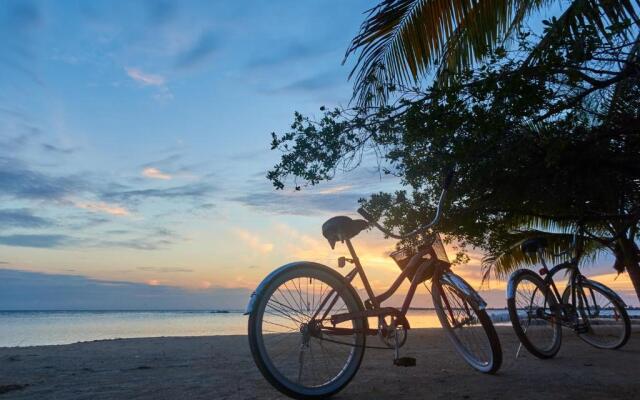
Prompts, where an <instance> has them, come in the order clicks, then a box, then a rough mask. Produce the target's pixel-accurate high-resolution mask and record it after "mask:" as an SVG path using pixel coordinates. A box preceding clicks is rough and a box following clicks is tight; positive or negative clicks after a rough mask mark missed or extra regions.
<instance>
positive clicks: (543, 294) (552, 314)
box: [507, 269, 562, 358]
mask: <svg viewBox="0 0 640 400" xmlns="http://www.w3.org/2000/svg"><path fill="white" fill-rule="evenodd" d="M509 288H510V290H511V291H510V293H509V295H508V298H507V307H508V308H509V318H510V319H511V325H512V326H513V330H514V331H515V332H516V335H518V338H519V339H520V343H522V345H523V346H524V347H525V348H526V349H527V350H529V352H530V353H531V354H533V355H534V356H536V357H538V358H551V357H553V356H555V355H556V354H557V353H558V351H559V350H560V345H561V343H562V326H561V325H560V323H559V316H558V315H556V314H557V312H556V311H557V309H558V306H557V305H558V302H557V300H556V296H554V295H553V293H552V292H551V290H549V287H548V286H546V285H545V283H544V281H543V280H542V278H540V276H538V275H537V274H535V273H534V272H532V271H529V270H525V269H522V270H519V271H516V272H514V273H513V274H512V275H511V278H509Z"/></svg>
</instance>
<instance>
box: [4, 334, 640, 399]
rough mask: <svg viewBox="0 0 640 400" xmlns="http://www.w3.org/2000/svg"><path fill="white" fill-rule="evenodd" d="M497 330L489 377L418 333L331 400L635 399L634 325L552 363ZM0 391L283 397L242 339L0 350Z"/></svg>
mask: <svg viewBox="0 0 640 400" xmlns="http://www.w3.org/2000/svg"><path fill="white" fill-rule="evenodd" d="M498 332H499V334H500V339H501V342H502V347H503V352H504V362H503V366H502V369H501V370H500V371H499V372H498V374H497V375H495V376H489V375H484V374H481V373H478V372H475V371H474V370H472V369H471V368H470V367H468V366H467V365H466V364H465V363H464V362H463V361H462V359H461V358H460V357H459V356H458V355H457V354H456V353H455V352H454V350H453V347H452V345H451V344H450V343H449V340H448V339H447V338H446V337H445V336H444V334H443V331H442V330H440V329H421V330H414V331H410V332H409V334H410V336H409V340H408V342H407V345H406V346H405V348H404V351H403V355H407V356H414V357H416V358H417V366H416V367H413V368H403V367H395V366H393V365H392V353H391V352H388V351H381V350H367V352H366V354H365V357H364V361H363V364H362V366H361V368H360V371H359V372H358V374H357V375H356V377H355V378H354V379H353V381H352V382H351V383H350V384H349V385H348V386H347V388H346V389H345V390H343V391H342V392H341V393H340V394H338V395H336V396H334V398H335V399H388V398H393V399H394V400H396V399H448V400H453V399H518V400H525V399H541V398H549V399H572V400H575V399H580V400H585V399H640V379H638V367H639V366H640V331H639V330H638V327H637V326H634V333H633V334H632V336H631V339H630V341H629V343H628V344H627V345H626V346H625V347H624V348H623V349H621V350H617V351H607V350H597V349H594V348H592V347H590V346H589V345H587V344H585V343H583V342H582V341H581V340H580V339H578V338H577V337H576V336H575V335H574V334H572V333H571V332H570V331H565V332H564V342H563V346H562V349H561V350H560V353H559V354H558V355H557V356H556V358H555V359H552V360H538V359H536V358H535V357H533V356H531V355H530V354H528V353H527V352H526V350H524V349H523V350H522V352H521V354H520V357H519V358H518V359H517V360H515V358H514V356H515V351H516V349H517V346H518V340H517V338H516V336H515V335H514V334H513V331H512V330H511V328H510V327H499V328H498ZM370 343H372V344H375V345H377V344H378V339H377V338H371V342H370ZM21 385H26V386H24V387H22V386H21ZM21 387H22V388H21ZM0 388H2V389H0V399H62V400H66V399H91V400H98V399H153V400H158V399H281V398H285V397H283V396H282V395H280V394H279V393H278V392H277V391H276V390H275V389H273V388H272V387H271V386H270V385H269V384H268V383H267V382H266V381H265V380H264V378H263V377H262V376H261V375H260V373H259V372H258V370H257V368H256V366H255V365H254V363H253V360H252V358H251V354H250V352H249V346H248V342H247V338H246V337H245V336H211V337H190V338H151V339H121V340H107V341H96V342H86V343H77V344H72V345H62V346H40V347H26V348H0ZM3 392H4V393H3Z"/></svg>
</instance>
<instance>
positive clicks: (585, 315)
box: [562, 280, 631, 350]
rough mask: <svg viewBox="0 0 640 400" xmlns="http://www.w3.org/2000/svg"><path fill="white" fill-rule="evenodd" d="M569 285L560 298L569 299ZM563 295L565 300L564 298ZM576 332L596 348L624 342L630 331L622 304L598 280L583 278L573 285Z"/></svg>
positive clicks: (606, 347)
mask: <svg viewBox="0 0 640 400" xmlns="http://www.w3.org/2000/svg"><path fill="white" fill-rule="evenodd" d="M570 294H571V290H570V287H567V289H565V292H564V294H563V296H562V297H563V301H567V302H568V301H569V300H570V299H569V297H570ZM565 297H566V300H565ZM576 303H577V304H576V311H577V312H578V318H579V320H578V322H579V324H580V325H582V327H581V328H582V329H583V330H580V329H578V332H579V333H578V336H579V337H580V338H581V339H582V340H584V341H585V342H586V343H588V344H590V345H592V346H594V347H597V348H599V349H608V350H614V349H618V348H620V347H622V346H624V345H625V344H626V343H627V341H628V340H629V336H630V335H631V321H630V320H629V315H628V314H627V310H626V309H625V308H624V305H623V304H621V303H620V301H619V300H618V299H617V298H616V297H615V296H614V295H613V294H612V293H611V292H610V291H609V290H608V289H606V288H604V287H603V286H602V285H601V284H597V283H594V282H590V281H588V280H585V281H584V282H580V283H578V284H577V287H576Z"/></svg>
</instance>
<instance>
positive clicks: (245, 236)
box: [233, 228, 273, 254]
mask: <svg viewBox="0 0 640 400" xmlns="http://www.w3.org/2000/svg"><path fill="white" fill-rule="evenodd" d="M233 233H234V234H235V235H236V236H237V237H238V238H240V240H242V241H243V242H245V243H246V244H247V245H248V246H249V247H250V248H252V249H254V250H257V251H259V252H260V253H263V254H267V253H270V252H271V251H272V250H273V243H268V242H265V241H263V240H262V239H261V238H260V237H259V236H257V235H254V234H253V233H251V232H249V231H247V230H244V229H240V228H236V229H234V230H233Z"/></svg>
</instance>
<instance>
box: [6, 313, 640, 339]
mask: <svg viewBox="0 0 640 400" xmlns="http://www.w3.org/2000/svg"><path fill="white" fill-rule="evenodd" d="M634 311H635V312H630V314H632V315H633V314H638V311H637V310H634ZM489 314H490V315H491V317H492V319H493V320H494V321H495V322H496V323H497V324H498V325H500V324H507V325H508V324H509V322H508V315H507V313H506V310H489ZM408 318H409V322H410V323H411V327H413V328H435V327H438V328H439V327H440V322H439V321H438V318H437V316H436V315H435V312H434V311H431V310H411V311H409V315H408ZM374 323H375V322H374ZM246 333H247V316H245V315H242V312H240V311H231V312H228V313H212V312H210V311H0V347H15V346H37V345H57V344H69V343H76V342H84V341H90V340H103V339H117V338H137V337H160V336H210V335H246Z"/></svg>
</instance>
